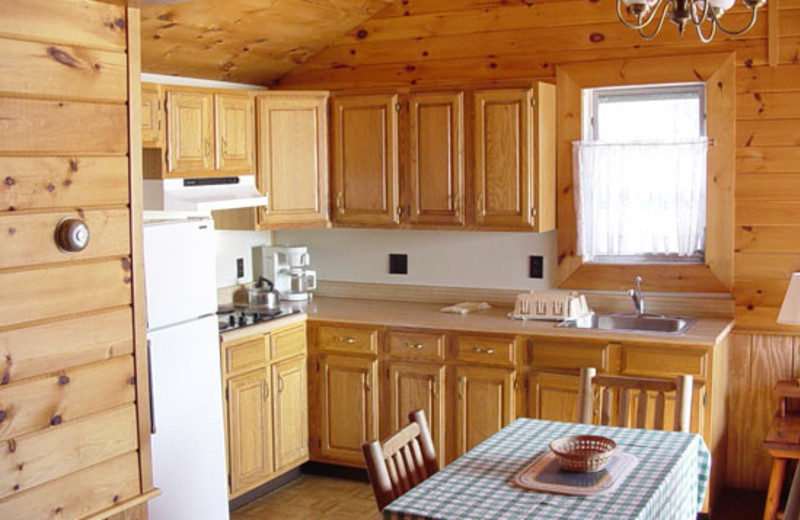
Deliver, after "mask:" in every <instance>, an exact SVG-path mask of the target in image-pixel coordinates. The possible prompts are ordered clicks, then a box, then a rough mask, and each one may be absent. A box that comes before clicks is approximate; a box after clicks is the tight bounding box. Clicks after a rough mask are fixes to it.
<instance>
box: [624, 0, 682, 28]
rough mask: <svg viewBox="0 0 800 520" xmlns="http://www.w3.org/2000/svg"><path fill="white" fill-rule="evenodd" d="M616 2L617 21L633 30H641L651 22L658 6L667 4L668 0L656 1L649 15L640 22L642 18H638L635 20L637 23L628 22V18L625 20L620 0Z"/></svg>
mask: <svg viewBox="0 0 800 520" xmlns="http://www.w3.org/2000/svg"><path fill="white" fill-rule="evenodd" d="M616 4H617V18H619V21H620V22H622V24H623V25H625V26H626V27H628V28H629V29H633V30H635V31H641V30H642V29H644V28H645V27H647V26H648V25H649V24H650V22H652V21H653V18H654V17H655V15H656V13H657V12H658V9H659V8H660V7H661V6H662V5H667V4H669V0H658V2H657V3H656V7H655V9H653V10H651V11H650V15H649V16H648V17H647V20H645V21H644V22H642V20H641V19H639V20H638V21H637V23H631V22H629V21H628V20H626V19H625V17H624V16H623V15H622V9H621V6H622V0H616Z"/></svg>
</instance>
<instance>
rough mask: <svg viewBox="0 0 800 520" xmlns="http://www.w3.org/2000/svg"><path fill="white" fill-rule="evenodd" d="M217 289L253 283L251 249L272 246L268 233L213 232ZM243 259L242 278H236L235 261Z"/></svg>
mask: <svg viewBox="0 0 800 520" xmlns="http://www.w3.org/2000/svg"><path fill="white" fill-rule="evenodd" d="M214 238H215V240H216V247H217V287H218V288H220V287H230V286H232V285H236V284H237V283H246V282H252V281H253V248H254V247H256V246H268V245H271V244H272V241H271V240H270V238H271V234H270V233H269V232H268V231H215V232H214ZM237 258H244V277H243V278H240V279H237V278H236V259H237Z"/></svg>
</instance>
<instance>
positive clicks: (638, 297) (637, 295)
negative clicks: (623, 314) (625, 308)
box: [628, 276, 644, 314]
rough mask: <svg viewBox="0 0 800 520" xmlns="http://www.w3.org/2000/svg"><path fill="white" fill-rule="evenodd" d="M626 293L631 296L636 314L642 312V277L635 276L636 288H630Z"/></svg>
mask: <svg viewBox="0 0 800 520" xmlns="http://www.w3.org/2000/svg"><path fill="white" fill-rule="evenodd" d="M628 294H630V295H631V298H633V307H634V309H636V314H644V298H643V297H642V277H641V276H637V277H636V289H631V290H629V291H628Z"/></svg>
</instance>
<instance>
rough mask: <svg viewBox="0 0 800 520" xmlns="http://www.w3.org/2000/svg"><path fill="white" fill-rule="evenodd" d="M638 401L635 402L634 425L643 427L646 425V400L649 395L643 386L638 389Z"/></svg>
mask: <svg viewBox="0 0 800 520" xmlns="http://www.w3.org/2000/svg"><path fill="white" fill-rule="evenodd" d="M638 399H639V402H638V403H636V427H637V428H644V427H645V426H646V425H647V402H648V401H649V399H650V397H649V396H648V395H647V390H645V389H644V388H643V389H641V390H639V398H638Z"/></svg>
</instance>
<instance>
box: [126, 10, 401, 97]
mask: <svg viewBox="0 0 800 520" xmlns="http://www.w3.org/2000/svg"><path fill="white" fill-rule="evenodd" d="M395 1H396V0H195V1H191V2H185V3H177V4H173V5H158V6H154V7H145V8H143V9H142V70H144V71H145V72H152V73H157V74H171V75H176V76H186V77H194V78H205V79H215V80H221V81H233V82H237V83H251V84H256V85H271V84H273V83H274V82H275V80H276V79H278V78H279V77H281V76H283V75H284V74H286V73H287V72H289V71H291V70H293V69H294V68H296V67H298V66H299V65H301V64H303V63H305V62H306V61H307V60H308V59H309V58H310V57H311V56H313V55H314V54H316V53H317V52H319V51H321V50H322V49H324V48H325V47H327V46H328V45H329V44H330V43H332V42H333V41H335V40H337V39H339V38H341V37H342V35H344V34H346V33H347V32H348V31H350V30H351V29H353V28H354V27H356V26H358V25H359V24H361V23H362V22H364V21H365V20H367V19H369V18H371V17H372V16H373V15H375V14H376V13H378V12H380V11H381V10H382V9H383V8H385V7H386V6H387V5H389V4H391V3H393V2H395Z"/></svg>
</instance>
